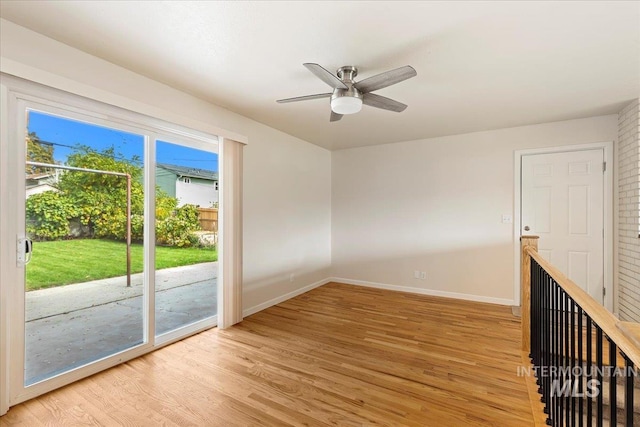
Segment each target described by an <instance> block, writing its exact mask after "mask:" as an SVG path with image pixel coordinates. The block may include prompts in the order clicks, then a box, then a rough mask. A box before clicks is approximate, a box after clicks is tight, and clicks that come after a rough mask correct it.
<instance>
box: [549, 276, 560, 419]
mask: <svg viewBox="0 0 640 427" xmlns="http://www.w3.org/2000/svg"><path fill="white" fill-rule="evenodd" d="M552 285H553V306H554V313H553V318H554V323H555V325H556V333H555V334H554V340H555V344H554V355H553V361H552V365H553V367H554V368H556V369H557V368H558V361H559V358H560V342H561V341H560V334H561V333H562V328H561V327H560V314H559V313H560V306H559V303H560V286H559V285H558V283H557V282H556V281H555V280H553V281H552ZM550 378H551V384H552V385H553V384H554V382H555V381H557V380H558V374H557V371H556V372H555V373H553V375H551V377H550ZM558 404H559V402H558V396H554V397H553V415H552V421H553V425H554V426H559V425H560V424H559V422H560V420H561V418H560V412H559V407H558Z"/></svg>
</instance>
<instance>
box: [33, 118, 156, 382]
mask: <svg viewBox="0 0 640 427" xmlns="http://www.w3.org/2000/svg"><path fill="white" fill-rule="evenodd" d="M26 117H27V123H28V124H27V129H26V132H25V134H26V136H25V142H24V143H25V148H26V156H25V159H26V160H25V174H24V182H25V199H26V200H25V213H24V226H25V232H26V233H25V234H26V239H25V243H24V246H25V247H24V250H25V256H26V257H28V258H27V259H25V261H24V263H25V268H24V273H25V278H24V280H25V286H24V301H25V324H24V328H25V335H24V339H25V342H24V348H25V369H24V385H25V386H29V385H32V384H34V383H37V382H39V381H43V380H46V379H49V378H51V377H53V376H56V375H58V374H61V373H63V372H66V371H69V370H71V369H74V368H77V367H79V366H83V365H86V364H89V363H92V362H94V361H96V360H99V359H102V358H105V357H108V356H110V355H113V354H115V353H119V352H121V351H124V350H126V349H130V348H132V347H135V346H138V345H140V344H142V343H143V342H144V326H143V321H144V319H143V309H142V307H143V300H144V292H145V290H144V286H143V280H142V278H143V274H142V258H143V255H142V247H143V246H144V240H143V233H142V229H143V220H142V218H144V203H143V201H144V187H143V183H142V177H143V176H144V163H145V162H144V142H145V137H144V136H143V135H139V134H135V133H131V132H125V131H122V130H118V129H113V128H108V127H104V126H98V125H95V124H92V123H87V122H82V121H78V120H73V119H70V118H66V117H61V116H57V115H52V114H47V113H44V112H40V111H36V110H32V109H29V110H27V112H26ZM128 218H131V220H129V221H128V220H127V219H128ZM27 261H28V262H27Z"/></svg>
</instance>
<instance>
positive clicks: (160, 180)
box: [156, 168, 178, 197]
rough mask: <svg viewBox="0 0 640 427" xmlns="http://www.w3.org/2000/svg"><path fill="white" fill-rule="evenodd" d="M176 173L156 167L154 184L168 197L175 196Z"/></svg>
mask: <svg viewBox="0 0 640 427" xmlns="http://www.w3.org/2000/svg"><path fill="white" fill-rule="evenodd" d="M177 178H178V177H177V175H176V174H174V173H172V172H169V171H168V170H164V169H161V168H156V185H157V186H158V187H160V189H162V190H163V191H164V192H165V193H167V194H168V195H169V196H170V197H176V179H177Z"/></svg>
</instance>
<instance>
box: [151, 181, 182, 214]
mask: <svg viewBox="0 0 640 427" xmlns="http://www.w3.org/2000/svg"><path fill="white" fill-rule="evenodd" d="M177 206H178V199H176V198H175V197H170V196H169V195H168V194H167V193H165V192H164V191H162V190H161V189H160V188H159V187H156V220H157V221H164V220H165V219H167V218H169V216H171V215H172V214H173V211H175V210H176V207H177Z"/></svg>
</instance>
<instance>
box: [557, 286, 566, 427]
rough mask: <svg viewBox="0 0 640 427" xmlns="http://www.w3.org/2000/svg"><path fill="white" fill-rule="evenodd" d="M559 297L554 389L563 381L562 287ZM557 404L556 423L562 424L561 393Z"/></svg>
mask: <svg viewBox="0 0 640 427" xmlns="http://www.w3.org/2000/svg"><path fill="white" fill-rule="evenodd" d="M559 291H560V292H559V298H558V303H559V305H558V321H559V323H560V325H559V328H558V330H559V331H560V334H559V341H560V345H559V352H558V361H557V363H556V390H559V389H560V388H561V386H562V383H563V378H562V373H561V371H560V369H561V368H562V367H563V365H564V353H565V346H564V337H565V332H566V328H565V326H566V324H565V322H564V296H565V292H564V289H562V288H560V289H559ZM558 406H559V409H560V410H559V412H558V425H559V426H562V421H563V419H564V397H563V396H562V395H560V396H558Z"/></svg>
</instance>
